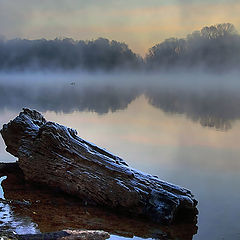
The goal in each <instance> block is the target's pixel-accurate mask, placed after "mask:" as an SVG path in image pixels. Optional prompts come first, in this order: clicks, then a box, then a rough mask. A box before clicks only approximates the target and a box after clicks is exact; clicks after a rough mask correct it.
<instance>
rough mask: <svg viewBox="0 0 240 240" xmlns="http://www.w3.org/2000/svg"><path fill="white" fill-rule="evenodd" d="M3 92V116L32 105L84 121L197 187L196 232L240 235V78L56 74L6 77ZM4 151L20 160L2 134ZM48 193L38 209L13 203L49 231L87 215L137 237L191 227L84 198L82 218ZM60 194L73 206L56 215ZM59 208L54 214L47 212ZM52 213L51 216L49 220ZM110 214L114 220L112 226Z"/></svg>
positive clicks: (68, 120)
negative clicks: (166, 81) (165, 224)
mask: <svg viewBox="0 0 240 240" xmlns="http://www.w3.org/2000/svg"><path fill="white" fill-rule="evenodd" d="M0 92H1V94H0V113H1V117H0V124H3V123H6V122H8V121H9V120H10V119H11V118H13V117H15V116H16V115H17V114H18V112H19V111H20V110H21V108H22V107H25V106H27V107H30V108H35V109H37V110H39V111H42V112H43V113H44V115H45V117H46V118H47V119H48V120H51V121H56V122H58V123H60V124H64V125H67V126H69V127H73V128H75V129H77V131H78V133H79V135H80V136H81V137H82V138H85V139H87V140H89V141H91V142H94V143H96V144H97V145H99V146H101V147H104V148H106V149H108V150H110V151H111V152H113V153H115V154H117V155H119V156H121V157H122V158H123V159H125V160H126V161H127V162H128V164H129V165H130V166H132V167H134V168H137V169H139V170H141V171H144V172H148V173H151V174H153V175H158V176H159V177H160V178H161V179H163V180H167V181H170V182H173V183H176V184H179V185H182V186H184V187H187V188H189V189H191V190H192V192H193V193H194V195H195V197H196V199H198V201H199V205H198V209H199V211H200V213H199V221H198V227H199V229H198V233H197V234H196V235H194V237H193V239H194V240H205V239H211V240H219V239H228V240H235V239H238V238H239V224H238V221H239V219H240V207H239V201H240V193H239V191H238V189H239V187H238V183H239V182H240V176H239V171H240V161H239V159H240V150H239V142H240V121H239V119H240V97H239V96H240V94H239V93H240V87H239V86H238V87H232V86H230V85H229V86H228V87H226V86H222V85H221V84H220V85H219V84H212V85H211V86H200V87H199V85H196V86H193V85H191V87H188V86H186V84H185V85H184V86H182V85H181V84H179V85H178V87H172V86H167V85H161V84H160V85H159V84H157V85H154V84H145V85H144V84H141V83H139V84H137V85H136V84H128V85H124V84H119V83H118V84H111V83H109V82H108V83H107V84H105V85H104V84H102V82H100V83H96V82H95V84H92V85H91V84H89V83H87V82H84V83H82V82H78V81H74V82H73V81H72V80H71V81H65V82H64V81H62V82H59V84H57V85H56V83H55V82H48V83H47V82H44V84H43V83H41V82H39V81H38V82H37V83H36V84H32V83H28V81H25V82H21V84H16V83H15V82H14V83H12V82H11V81H0ZM216 130H217V131H216ZM0 141H2V139H1V140H0ZM0 159H1V161H12V160H14V159H13V158H12V157H10V156H9V155H7V154H6V152H5V151H4V144H3V142H0ZM4 182H6V183H7V180H4ZM16 186H17V185H16ZM6 187H7V186H5V188H6ZM6 189H7V188H6ZM9 189H10V188H9ZM31 191H32V190H31ZM20 192H21V191H20ZM40 192H41V191H39V190H38V189H35V192H34V190H33V193H34V194H32V195H31V194H30V193H26V192H25V193H24V192H21V194H22V196H24V198H26V199H28V198H29V199H31V198H32V201H35V200H36V201H37V199H38V196H39V198H40V195H39V194H40ZM6 194H7V191H6ZM16 194H17V191H16ZM26 194H30V195H31V196H30V195H26ZM41 194H43V193H41ZM7 195H8V196H7ZM7 195H6V196H7V197H9V198H13V199H14V198H15V199H16V198H17V197H16V196H17V195H14V191H10V190H9V191H8V194H7ZM6 196H5V197H6ZM46 196H47V195H45V197H44V196H41V197H42V198H43V199H45V200H44V202H45V203H44V204H43V205H42V207H40V205H39V206H38V205H37V204H36V205H33V207H35V208H34V209H33V210H32V212H31V213H29V212H27V211H25V210H20V209H11V211H16V212H14V214H16V215H17V214H22V215H21V216H22V217H23V216H25V215H26V216H28V217H30V219H31V221H32V222H33V223H35V224H37V228H36V229H38V228H39V229H40V230H41V231H45V230H50V228H51V229H57V228H60V227H61V228H62V227H63V223H64V224H66V225H65V226H70V225H67V224H68V223H69V224H72V226H76V227H78V226H79V225H77V224H76V222H79V224H83V226H86V225H84V224H88V226H92V227H100V226H102V227H103V228H106V229H112V230H111V233H113V234H118V235H122V236H123V235H124V236H125V234H127V235H126V236H129V237H130V236H133V235H136V236H139V237H150V236H152V235H151V234H152V233H153V232H155V231H156V229H157V231H159V229H160V230H161V231H163V232H164V233H166V232H167V233H169V232H171V231H173V232H171V233H170V236H177V235H176V232H180V233H181V234H182V233H183V232H184V231H178V230H174V229H173V230H172V229H168V230H165V229H163V228H162V227H160V228H159V227H156V228H155V227H153V226H151V227H149V228H148V227H147V228H146V226H147V225H146V223H140V222H138V221H137V222H135V220H134V221H133V220H130V219H126V218H124V217H120V216H118V215H117V216H116V215H112V213H111V214H110V213H104V211H103V212H101V211H100V210H99V211H96V210H95V209H92V208H87V209H88V210H87V212H88V213H89V214H90V215H88V214H87V213H86V211H85V210H86V207H83V206H81V207H80V206H79V207H78V211H79V216H81V219H82V220H80V219H77V216H75V215H72V214H71V211H72V210H70V209H71V206H68V204H67V201H66V200H59V199H58V197H56V198H54V196H53V197H51V198H52V199H54V200H53V201H52V202H51V201H50V200H47V197H46ZM48 196H49V195H48ZM58 201H59V203H58V204H57V206H58V208H62V207H63V206H64V208H65V209H66V212H65V213H63V212H61V213H60V212H59V215H58V214H56V215H54V214H55V212H58V209H56V208H55V207H54V206H52V205H54V204H53V203H54V202H58ZM74 204H75V203H74V201H73V205H74ZM37 208H39V209H40V211H41V213H42V214H41V216H42V217H41V218H38V214H34V213H33V212H36V213H37V212H38V210H37ZM51 208H52V209H53V210H52V211H53V212H51V210H50V212H51V214H52V215H53V216H55V217H53V221H51V218H52V216H51V217H49V215H50V214H48V212H47V210H48V211H49V209H51ZM9 211H10V210H9ZM54 211H55V212H54ZM46 212H47V213H46ZM95 213H96V215H95V216H96V217H94V214H95ZM61 215H62V216H63V217H62V220H61V217H60V216H61ZM47 220H48V221H50V223H51V224H50V225H49V226H48V225H47V224H46V221H47ZM31 221H29V220H28V223H30V222H31ZM61 222H62V223H61ZM106 222H110V223H111V224H112V225H111V226H110V227H109V226H108V227H106ZM34 226H35V225H34ZM65 226H64V228H66V227H65ZM81 226H82V225H81ZM184 227H186V226H184ZM114 229H115V230H116V231H114ZM146 229H147V230H146ZM154 229H155V230H154ZM109 231H110V230H109ZM118 231H120V234H119V233H118ZM146 231H147V232H146ZM149 231H150V232H151V234H149ZM191 231H192V230H191ZM191 231H186V232H191ZM129 233H130V234H129ZM192 233H193V232H192ZM192 233H191V234H192ZM128 234H129V235H128ZM171 234H172V235H171ZM174 234H175V235H174ZM191 234H190V235H191ZM190 235H188V236H190ZM183 239H185V238H183ZM189 239H191V238H190V237H189Z"/></svg>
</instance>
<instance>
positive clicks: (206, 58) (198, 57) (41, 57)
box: [0, 23, 240, 71]
mask: <svg viewBox="0 0 240 240" xmlns="http://www.w3.org/2000/svg"><path fill="white" fill-rule="evenodd" d="M196 67H203V68H209V69H213V70H218V69H221V70H224V69H231V68H232V69H236V68H237V69H238V68H239V67H240V35H239V34H238V33H237V31H236V29H235V27H234V26H233V25H232V24H230V23H224V24H218V25H214V26H210V27H204V28H202V30H201V31H195V32H193V33H192V34H189V35H188V36H187V37H186V38H185V39H178V38H170V39H167V40H165V41H163V42H162V43H159V44H157V45H155V46H153V47H152V48H150V49H149V51H148V53H147V54H146V57H145V58H142V57H141V56H139V55H137V54H136V53H134V52H133V51H132V50H131V49H129V47H128V46H127V44H125V43H121V42H117V41H109V40H108V39H104V38H98V39H97V40H92V41H82V40H81V41H75V40H73V39H71V38H65V39H55V40H46V39H39V40H26V39H13V40H7V41H5V40H3V39H2V40H1V39H0V70H24V69H29V68H33V69H55V68H56V69H81V70H88V71H92V70H115V69H129V70H130V69H134V70H139V69H149V70H168V69H172V68H196Z"/></svg>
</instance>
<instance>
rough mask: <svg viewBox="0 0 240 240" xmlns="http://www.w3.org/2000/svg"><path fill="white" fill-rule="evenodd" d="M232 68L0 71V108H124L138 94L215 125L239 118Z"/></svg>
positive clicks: (239, 88)
mask: <svg viewBox="0 0 240 240" xmlns="http://www.w3.org/2000/svg"><path fill="white" fill-rule="evenodd" d="M239 93H240V82H239V77H238V74H232V75H230V74H222V75H221V76H219V75H214V74H203V73H200V72H193V73H188V74H187V73H179V72H178V73H173V74H162V75H161V76H159V74H147V73H145V74H125V73H118V74H115V73H113V74H100V73H95V74H78V73H75V74H72V75H69V74H65V75H64V74H46V73H45V74H40V73H39V74H22V75H19V74H16V75H14V74H1V75H0V111H4V109H8V110H14V111H20V110H21V108H23V107H29V108H34V109H37V110H38V111H41V112H46V111H54V112H64V113H72V112H74V111H92V112H96V113H98V114H106V113H109V112H115V111H119V110H124V109H126V108H127V107H128V105H129V104H130V103H131V102H132V101H134V100H137V98H138V97H139V96H142V95H143V96H144V97H145V99H146V101H148V103H149V104H150V105H152V106H154V107H156V108H159V109H161V110H162V111H164V112H166V113H167V114H184V115H185V116H186V117H188V118H189V119H191V120H193V121H196V122H199V123H200V124H201V125H202V126H207V127H215V128H217V129H221V130H228V129H229V128H231V126H232V124H233V122H234V121H236V120H238V119H240V108H239V106H240V94H239Z"/></svg>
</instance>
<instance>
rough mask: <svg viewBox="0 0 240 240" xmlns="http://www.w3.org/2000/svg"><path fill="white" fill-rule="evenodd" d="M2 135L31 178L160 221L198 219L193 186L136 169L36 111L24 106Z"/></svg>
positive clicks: (10, 151) (5, 126) (25, 174)
mask: <svg viewBox="0 0 240 240" xmlns="http://www.w3.org/2000/svg"><path fill="white" fill-rule="evenodd" d="M1 134H2V137H3V139H4V141H5V144H6V146H7V148H6V150H7V151H8V152H9V153H11V154H13V155H14V156H16V157H17V158H18V159H19V161H18V163H19V166H20V168H21V169H22V171H23V173H24V177H25V179H26V180H29V181H33V182H37V183H40V184H44V185H47V186H51V187H54V188H58V189H61V190H62V191H64V192H66V193H69V194H72V195H75V196H78V197H79V198H81V199H85V200H86V201H89V202H91V203H95V204H98V205H102V206H107V207H109V208H113V209H118V210H121V211H124V212H128V213H132V214H134V215H139V216H144V217H147V218H148V219H150V220H152V221H155V222H160V223H165V224H169V223H173V222H174V221H175V220H176V219H178V218H179V217H180V218H185V220H186V219H188V220H189V221H195V220H196V214H197V209H196V205H197V201H196V200H195V199H194V197H193V195H192V194H191V192H190V191H189V190H187V189H185V188H182V187H179V186H176V185H173V184H170V183H167V182H165V181H161V180H159V179H158V178H157V177H154V176H152V175H149V174H144V173H142V172H139V171H137V170H134V169H132V168H130V167H129V166H128V165H127V163H126V162H125V161H124V160H122V159H121V158H119V157H117V156H115V155H113V154H111V153H109V152H107V151H106V150H104V149H102V148H99V147H97V146H96V145H94V144H92V143H89V142H87V141H85V140H83V139H82V138H80V137H78V136H77V132H76V130H73V129H71V128H68V127H65V126H62V125H59V124H57V123H54V122H49V121H46V119H45V118H44V117H43V116H42V115H41V114H40V113H39V112H37V111H35V110H30V109H23V111H22V112H21V113H20V114H19V116H17V117H16V118H15V119H14V120H12V121H10V122H9V123H8V124H4V125H3V128H2V130H1Z"/></svg>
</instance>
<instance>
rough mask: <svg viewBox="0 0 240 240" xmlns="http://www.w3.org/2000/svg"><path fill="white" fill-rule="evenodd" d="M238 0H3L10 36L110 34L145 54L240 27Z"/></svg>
mask: <svg viewBox="0 0 240 240" xmlns="http://www.w3.org/2000/svg"><path fill="white" fill-rule="evenodd" d="M239 13H240V1H239V0H238V1H236V0H228V1H227V0H212V1H209V0H208V1H207V0H201V1H200V0H192V1H190V0H168V1H161V0H118V1H112V0H88V1H85V0H41V1H39V0H0V35H4V36H5V37H6V38H8V39H9V38H16V37H21V38H29V39H36V38H47V39H52V38H56V37H72V38H74V39H83V40H87V39H95V38H98V37H106V38H109V39H115V40H118V41H124V42H126V43H127V44H128V45H129V46H130V48H132V49H133V50H134V51H136V52H138V53H140V54H144V53H145V52H146V51H147V49H148V48H150V47H151V46H153V45H154V44H156V43H159V42H160V41H162V40H164V39H166V38H169V37H184V36H185V35H186V34H188V33H191V32H192V31H194V30H199V29H201V28H202V27H203V26H206V25H211V24H216V23H223V22H231V23H233V24H234V25H235V26H236V28H237V29H239V30H240V15H239Z"/></svg>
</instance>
